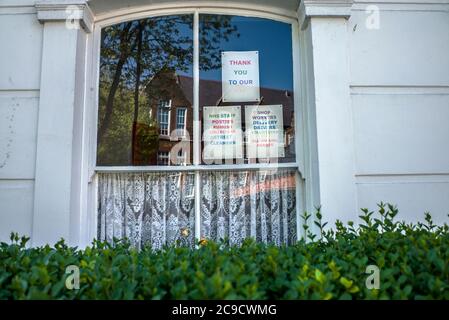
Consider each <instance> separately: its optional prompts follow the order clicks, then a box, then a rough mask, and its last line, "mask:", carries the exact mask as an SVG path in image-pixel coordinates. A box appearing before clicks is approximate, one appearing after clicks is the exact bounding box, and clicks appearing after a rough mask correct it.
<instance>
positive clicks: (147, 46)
mask: <svg viewBox="0 0 449 320" xmlns="http://www.w3.org/2000/svg"><path fill="white" fill-rule="evenodd" d="M192 25H193V17H192V15H173V16H163V17H155V18H148V19H142V20H136V21H131V22H124V23H121V24H117V25H114V26H110V27H106V28H104V29H103V30H102V43H101V57H100V90H99V111H98V148H97V165H100V166H133V165H138V166H142V165H176V164H178V163H177V161H176V160H177V153H178V151H179V150H180V149H183V150H184V151H185V152H186V155H187V161H184V163H183V164H185V162H188V163H191V162H192V156H193V154H192V152H191V150H192V149H193V144H192V137H193V132H192V127H193V113H192V104H193V103H192V96H193V91H192V90H193V87H192V83H193V82H192V53H193V34H192V32H193V31H192ZM178 108H181V109H182V110H189V111H186V116H185V119H184V120H185V122H184V123H185V125H184V126H185V127H183V128H182V129H183V133H184V134H183V135H179V134H178V133H177V130H176V129H177V119H176V114H177V110H178ZM181 137H182V139H181ZM167 153H173V156H171V157H169V158H167V157H165V154H167ZM161 154H163V155H164V156H163V157H162V156H160V155H161ZM162 159H164V160H162ZM168 159H173V161H168Z"/></svg>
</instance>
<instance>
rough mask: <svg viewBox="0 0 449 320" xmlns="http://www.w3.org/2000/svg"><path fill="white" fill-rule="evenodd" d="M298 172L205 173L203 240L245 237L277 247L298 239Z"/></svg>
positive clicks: (233, 241)
mask: <svg viewBox="0 0 449 320" xmlns="http://www.w3.org/2000/svg"><path fill="white" fill-rule="evenodd" d="M295 190H296V175H295V172H294V171H290V170H279V171H211V172H204V173H201V237H203V238H207V239H213V240H220V239H228V240H229V243H230V244H231V245H238V244H240V243H241V242H242V241H243V239H245V238H249V237H251V238H254V239H256V241H258V242H264V243H272V244H276V245H281V244H294V243H295V242H296V241H297V238H296V191H295Z"/></svg>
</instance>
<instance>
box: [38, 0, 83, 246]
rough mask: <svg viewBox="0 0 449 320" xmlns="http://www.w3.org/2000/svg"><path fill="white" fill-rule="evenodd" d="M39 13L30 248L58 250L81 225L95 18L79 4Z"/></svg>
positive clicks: (73, 239)
mask: <svg viewBox="0 0 449 320" xmlns="http://www.w3.org/2000/svg"><path fill="white" fill-rule="evenodd" d="M36 10H37V18H38V19H39V21H40V22H41V23H43V24H44V30H43V52H42V65H41V83H40V98H39V116H38V129H37V154H36V180H35V187H34V188H35V189H34V211H33V227H32V244H33V245H42V244H46V243H49V244H54V243H55V242H56V241H58V240H59V239H60V238H61V237H62V238H64V239H66V240H67V241H69V243H71V244H77V242H78V238H79V232H78V231H77V230H76V228H75V229H74V228H73V220H76V219H79V218H78V217H77V215H79V208H78V210H77V209H76V207H77V206H79V203H80V199H79V197H80V177H81V176H82V173H81V167H80V164H81V161H80V160H79V157H80V156H81V154H82V153H81V151H80V150H81V144H82V140H81V139H80V132H82V130H80V126H82V117H83V110H84V89H85V83H84V74H85V57H86V39H87V33H89V32H90V31H91V24H92V22H91V21H92V19H91V17H92V16H91V14H90V10H89V8H88V7H87V6H86V4H85V1H81V0H71V1H64V0H58V1H54V0H47V1H41V2H38V3H37V4H36ZM77 198H78V199H77ZM77 203H78V204H77ZM76 204H77V205H76ZM71 221H72V223H71ZM78 225H79V223H78Z"/></svg>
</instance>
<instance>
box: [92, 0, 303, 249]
mask: <svg viewBox="0 0 449 320" xmlns="http://www.w3.org/2000/svg"><path fill="white" fill-rule="evenodd" d="M235 6H238V5H236V4H234V5H233V6H220V5H218V4H215V3H213V2H205V3H204V4H202V5H195V6H191V7H189V5H188V4H186V6H179V4H178V5H176V3H173V4H171V5H166V6H162V7H161V6H156V8H154V9H151V8H147V9H146V10H136V11H130V12H129V13H127V14H126V13H124V12H119V13H115V14H114V13H113V14H107V15H105V16H102V17H99V18H98V19H97V20H96V22H95V26H94V32H93V41H92V57H93V58H94V60H92V61H93V62H92V68H91V70H92V83H91V92H92V94H93V95H94V97H93V99H92V103H93V104H94V105H93V108H92V110H93V111H92V112H93V115H92V122H91V126H92V128H93V130H90V131H91V134H90V139H91V141H92V143H91V144H90V147H91V150H90V151H89V159H90V165H89V176H90V182H92V185H91V188H90V199H89V201H90V212H91V213H90V216H91V217H92V219H93V221H91V222H90V223H88V225H89V234H90V236H89V240H91V239H94V238H96V236H97V235H96V230H97V220H96V219H97V205H98V201H97V189H98V180H97V176H96V174H97V173H101V172H164V171H168V172H171V171H178V172H179V171H181V172H183V171H186V172H192V173H194V174H195V238H196V239H197V240H199V239H200V235H201V232H200V227H201V223H200V222H201V219H200V218H201V216H200V211H201V203H200V196H199V195H200V193H201V192H200V174H201V172H203V171H219V170H235V171H239V170H246V171H249V170H260V169H263V170H270V169H278V168H279V169H285V168H290V169H296V221H297V237H298V240H299V239H300V238H302V237H303V234H302V233H303V232H302V227H301V225H302V223H301V215H302V213H303V211H304V210H305V208H306V206H305V203H304V201H305V199H306V197H305V195H304V189H305V184H304V181H303V179H304V177H309V176H310V174H309V173H308V172H305V166H306V165H307V167H308V171H310V170H311V169H310V164H308V157H307V156H306V155H307V152H308V151H307V150H306V148H307V147H308V145H307V144H306V141H308V136H307V135H308V131H309V128H308V126H307V123H306V120H307V115H306V114H305V113H306V111H305V110H304V109H305V108H301V107H300V105H301V104H305V97H304V96H302V95H301V92H302V91H305V90H304V88H305V86H304V85H301V77H302V75H301V68H305V66H304V58H301V59H300V55H299V53H300V42H301V43H303V42H304V41H303V40H304V38H303V37H304V36H303V35H302V34H301V32H300V29H299V23H298V18H297V14H296V12H291V11H285V10H276V11H273V10H272V9H271V8H270V10H267V9H266V8H264V7H263V6H260V5H242V6H241V8H239V7H235ZM175 14H192V15H193V49H194V50H193V142H194V143H193V146H194V147H193V150H192V151H193V164H192V165H186V166H108V167H102V166H97V165H96V147H97V141H96V137H97V135H96V132H97V131H96V130H97V121H98V91H99V61H100V49H101V30H102V29H103V28H104V27H107V26H110V25H114V24H118V23H122V22H125V21H131V20H136V19H142V18H150V17H158V16H164V15H175ZM200 14H216V15H235V16H245V17H254V18H264V19H270V20H274V21H279V22H284V23H289V24H290V25H291V29H292V55H293V57H292V61H293V94H294V113H295V150H296V161H295V162H291V163H272V164H263V163H262V164H261V163H254V164H232V165H226V164H224V165H202V164H201V158H200V155H201V140H200V139H201V132H200V129H201V123H200V121H201V119H199V39H198V32H199V15H200ZM300 75H301V76H300ZM186 113H187V112H186ZM186 118H187V117H186ZM307 149H309V148H307ZM309 188H310V187H309Z"/></svg>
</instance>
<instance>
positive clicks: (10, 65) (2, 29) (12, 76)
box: [0, 1, 42, 241]
mask: <svg viewBox="0 0 449 320" xmlns="http://www.w3.org/2000/svg"><path fill="white" fill-rule="evenodd" d="M28 5H32V1H2V2H0V44H1V45H0V48H1V49H0V241H5V240H7V239H8V238H9V233H10V232H11V231H12V230H14V231H17V232H19V233H21V234H27V235H30V234H31V229H32V218H33V199H34V178H35V162H36V133H37V117H38V105H39V88H40V66H41V52H42V26H41V24H40V23H39V22H38V21H37V19H36V14H35V10H34V7H33V6H28Z"/></svg>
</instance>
